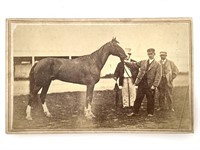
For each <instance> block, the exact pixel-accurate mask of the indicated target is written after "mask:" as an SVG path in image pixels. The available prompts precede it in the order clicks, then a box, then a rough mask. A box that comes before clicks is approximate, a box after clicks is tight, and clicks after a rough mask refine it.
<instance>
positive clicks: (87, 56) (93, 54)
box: [77, 42, 109, 60]
mask: <svg viewBox="0 0 200 150" xmlns="http://www.w3.org/2000/svg"><path fill="white" fill-rule="evenodd" d="M108 43H109V42H107V43H106V44H104V45H103V46H101V47H100V48H99V49H97V50H96V51H94V52H92V53H91V54H87V55H82V56H80V57H78V58H77V59H82V60H84V59H91V58H93V56H95V55H96V54H98V53H99V52H100V51H101V50H103V49H104V47H105V45H107V44H108Z"/></svg>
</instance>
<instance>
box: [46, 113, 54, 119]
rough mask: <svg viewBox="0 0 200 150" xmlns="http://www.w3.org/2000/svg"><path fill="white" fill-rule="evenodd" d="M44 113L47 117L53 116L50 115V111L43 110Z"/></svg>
mask: <svg viewBox="0 0 200 150" xmlns="http://www.w3.org/2000/svg"><path fill="white" fill-rule="evenodd" d="M45 115H46V116H47V117H49V118H52V117H53V116H52V115H51V113H50V112H45Z"/></svg>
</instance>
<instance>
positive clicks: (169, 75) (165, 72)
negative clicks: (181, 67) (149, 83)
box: [157, 51, 179, 111]
mask: <svg viewBox="0 0 200 150" xmlns="http://www.w3.org/2000/svg"><path fill="white" fill-rule="evenodd" d="M160 58H161V60H160V61H159V62H160V64H161V65H162V79H161V82H160V85H159V86H158V90H159V93H160V95H159V108H158V109H157V110H158V111H160V110H164V109H165V107H166V106H165V99H166V100H167V105H168V106H167V107H168V109H169V110H171V111H174V102H173V96H172V88H173V80H174V79H175V78H176V76H177V74H178V72H179V71H178V68H177V67H176V65H175V64H174V63H173V62H172V61H170V60H168V59H166V58H167V52H164V51H161V52H160Z"/></svg>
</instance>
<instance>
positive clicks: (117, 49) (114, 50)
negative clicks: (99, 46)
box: [109, 38, 127, 60]
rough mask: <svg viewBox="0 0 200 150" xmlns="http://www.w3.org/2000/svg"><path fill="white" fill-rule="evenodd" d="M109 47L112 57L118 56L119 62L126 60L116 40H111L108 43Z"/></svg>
mask: <svg viewBox="0 0 200 150" xmlns="http://www.w3.org/2000/svg"><path fill="white" fill-rule="evenodd" d="M109 43H110V46H111V49H110V51H111V54H112V55H114V56H118V57H119V58H120V59H121V60H124V59H126V58H127V55H126V53H125V51H124V50H123V49H122V48H121V47H120V46H119V45H118V44H119V42H118V41H117V40H116V38H113V39H112V41H110V42H109Z"/></svg>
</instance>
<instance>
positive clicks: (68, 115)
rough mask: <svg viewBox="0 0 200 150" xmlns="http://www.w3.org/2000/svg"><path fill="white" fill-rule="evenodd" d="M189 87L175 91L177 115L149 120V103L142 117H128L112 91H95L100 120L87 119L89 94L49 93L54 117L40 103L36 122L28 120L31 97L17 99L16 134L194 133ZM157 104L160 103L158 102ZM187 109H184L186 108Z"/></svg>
mask: <svg viewBox="0 0 200 150" xmlns="http://www.w3.org/2000/svg"><path fill="white" fill-rule="evenodd" d="M186 91H187V87H175V88H174V92H173V95H174V100H175V108H176V111H175V112H170V111H167V110H166V111H161V112H156V111H155V115H154V116H153V117H150V118H149V117H147V113H146V102H145V100H144V103H143V108H142V109H140V116H135V117H127V116H126V114H127V113H128V112H130V111H131V110H130V109H126V108H125V109H122V108H120V107H119V106H118V107H116V106H115V92H114V91H112V90H107V91H95V92H94V99H93V104H92V105H93V112H94V114H95V115H96V118H94V119H92V120H87V119H86V118H84V117H83V116H82V115H81V114H82V113H83V107H84V106H83V104H84V100H85V92H66V93H54V94H48V95H47V98H46V102H47V106H48V108H49V111H50V112H51V113H52V115H53V118H47V117H46V116H45V115H44V113H43V110H42V106H41V104H40V100H39V98H38V100H36V101H35V103H34V105H33V109H32V117H33V120H32V121H27V120H26V119H25V116H26V113H25V110H26V106H27V103H28V96H27V95H25V96H14V109H13V131H24V130H29V131H31V130H35V129H36V130H45V131H48V130H52V129H53V130H54V131H57V130H60V129H62V130H89V131H91V130H110V131H112V130H123V131H124V130H125V131H126V130H170V131H171V130H173V131H181V130H184V131H191V129H192V126H191V125H192V124H191V123H192V120H191V118H192V117H191V107H190V106H191V100H189V97H188V94H187V93H186ZM184 103H185V106H184ZM156 105H157V100H156ZM183 106H184V107H183Z"/></svg>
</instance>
